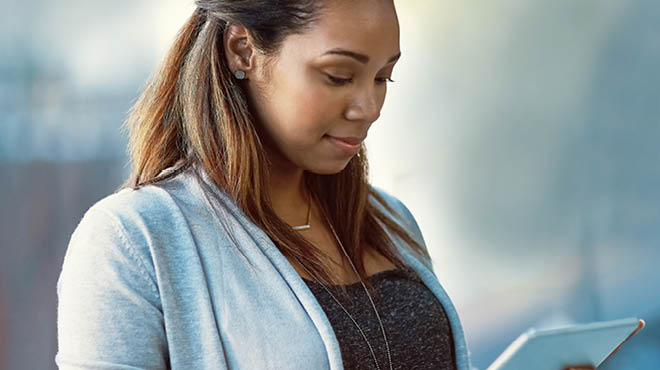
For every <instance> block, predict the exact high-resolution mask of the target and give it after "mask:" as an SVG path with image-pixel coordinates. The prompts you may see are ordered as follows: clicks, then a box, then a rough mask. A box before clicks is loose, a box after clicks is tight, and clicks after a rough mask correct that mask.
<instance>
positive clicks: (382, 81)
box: [376, 77, 394, 84]
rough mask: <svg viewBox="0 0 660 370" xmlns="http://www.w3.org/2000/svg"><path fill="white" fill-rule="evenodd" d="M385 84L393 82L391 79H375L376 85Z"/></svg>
mask: <svg viewBox="0 0 660 370" xmlns="http://www.w3.org/2000/svg"><path fill="white" fill-rule="evenodd" d="M386 82H394V80H393V79H392V78H391V77H379V78H377V79H376V83H378V84H384V83H386Z"/></svg>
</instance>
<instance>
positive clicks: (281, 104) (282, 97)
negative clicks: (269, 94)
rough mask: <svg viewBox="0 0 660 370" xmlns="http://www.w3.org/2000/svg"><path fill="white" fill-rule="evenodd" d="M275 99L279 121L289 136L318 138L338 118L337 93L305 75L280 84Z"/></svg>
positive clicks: (339, 106)
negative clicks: (314, 136)
mask: <svg viewBox="0 0 660 370" xmlns="http://www.w3.org/2000/svg"><path fill="white" fill-rule="evenodd" d="M275 100H277V102H276V103H275V104H276V105H275V106H276V107H277V108H276V109H277V116H278V121H279V122H280V124H281V125H283V126H286V129H287V131H288V132H289V133H290V134H292V135H296V136H301V135H305V136H309V135H316V136H320V135H322V134H324V133H326V132H327V131H328V130H329V129H330V128H331V126H332V124H333V123H336V122H337V121H338V120H339V119H340V118H341V112H342V111H341V101H340V99H339V98H338V97H337V96H336V94H333V93H332V91H331V89H328V88H327V87H324V86H322V83H321V82H320V81H314V80H313V78H311V77H308V76H305V75H304V74H300V75H298V76H296V77H295V78H288V79H286V80H284V81H280V82H279V84H278V89H277V92H275ZM310 139H311V138H310Z"/></svg>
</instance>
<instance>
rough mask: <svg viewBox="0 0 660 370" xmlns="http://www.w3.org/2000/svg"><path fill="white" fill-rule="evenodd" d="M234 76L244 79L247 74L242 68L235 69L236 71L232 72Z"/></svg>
mask: <svg viewBox="0 0 660 370" xmlns="http://www.w3.org/2000/svg"><path fill="white" fill-rule="evenodd" d="M234 77H236V79H237V80H244V79H245V78H246V77H247V74H246V73H245V71H244V70H242V69H237V70H236V72H234Z"/></svg>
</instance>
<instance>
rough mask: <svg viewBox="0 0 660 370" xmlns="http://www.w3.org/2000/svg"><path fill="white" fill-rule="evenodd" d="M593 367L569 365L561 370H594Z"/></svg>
mask: <svg viewBox="0 0 660 370" xmlns="http://www.w3.org/2000/svg"><path fill="white" fill-rule="evenodd" d="M595 369H596V368H595V367H593V365H571V366H566V367H565V368H564V369H563V370H595Z"/></svg>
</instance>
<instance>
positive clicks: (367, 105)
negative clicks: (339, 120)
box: [345, 87, 384, 123]
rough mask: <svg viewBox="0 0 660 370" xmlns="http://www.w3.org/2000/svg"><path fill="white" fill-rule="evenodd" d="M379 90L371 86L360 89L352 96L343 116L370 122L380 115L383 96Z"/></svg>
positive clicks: (350, 119) (351, 119)
mask: <svg viewBox="0 0 660 370" xmlns="http://www.w3.org/2000/svg"><path fill="white" fill-rule="evenodd" d="M381 95H382V94H379V92H378V91H377V90H376V89H374V88H373V87H372V88H365V89H360V91H359V92H357V93H356V95H354V96H353V98H352V99H351V102H350V104H349V106H348V108H347V109H346V112H345V116H346V119H347V120H349V121H364V122H368V123H372V122H374V121H375V120H377V119H378V117H380V109H381V108H382V106H383V98H384V96H381Z"/></svg>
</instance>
